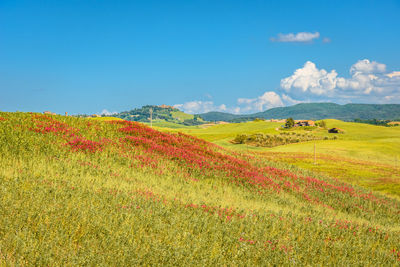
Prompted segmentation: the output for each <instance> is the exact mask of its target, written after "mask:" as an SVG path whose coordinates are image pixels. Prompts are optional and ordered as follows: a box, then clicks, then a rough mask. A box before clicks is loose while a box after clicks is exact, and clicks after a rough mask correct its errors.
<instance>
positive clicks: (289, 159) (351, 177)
mask: <svg viewBox="0 0 400 267" xmlns="http://www.w3.org/2000/svg"><path fill="white" fill-rule="evenodd" d="M325 122H326V124H327V129H329V128H333V127H337V128H341V129H343V130H344V131H345V133H344V134H329V133H327V130H326V129H322V128H320V129H316V130H313V131H311V132H310V133H312V134H315V135H317V136H321V137H325V136H327V137H329V138H331V137H332V136H336V137H337V139H336V140H318V141H312V142H303V143H296V144H288V145H282V146H277V147H273V148H264V147H254V146H249V145H237V144H232V143H230V141H231V140H232V139H234V138H235V136H236V135H238V134H254V133H264V134H279V132H282V129H281V127H280V126H281V125H282V123H274V122H266V121H258V122H246V123H231V124H225V125H217V126H213V127H209V128H206V129H185V128H182V129H179V131H182V132H185V133H188V134H192V135H194V136H197V137H199V138H203V139H205V140H207V141H211V142H213V143H215V144H218V145H221V146H223V147H227V148H230V149H235V150H239V151H250V152H261V153H262V154H263V155H264V156H265V158H266V159H267V160H269V161H275V162H286V163H289V164H294V165H296V166H298V167H301V168H305V169H308V170H312V171H314V172H318V173H321V174H324V175H329V176H331V177H335V178H338V179H342V180H343V181H346V182H350V183H353V184H357V185H361V186H364V187H367V188H370V189H373V190H378V191H380V192H383V193H387V194H389V195H391V196H394V197H400V127H384V126H374V125H369V124H362V123H351V122H343V121H339V120H332V119H329V120H325ZM291 131H294V132H297V133H304V132H306V131H305V130H304V129H301V128H294V129H293V130H291ZM314 144H315V147H316V156H317V161H316V163H317V164H314Z"/></svg>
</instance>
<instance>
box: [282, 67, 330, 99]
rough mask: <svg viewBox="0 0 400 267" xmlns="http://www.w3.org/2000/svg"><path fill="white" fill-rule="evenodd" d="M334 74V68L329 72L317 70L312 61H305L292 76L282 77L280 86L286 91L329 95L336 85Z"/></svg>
mask: <svg viewBox="0 0 400 267" xmlns="http://www.w3.org/2000/svg"><path fill="white" fill-rule="evenodd" d="M336 76H337V73H336V71H335V70H332V71H331V72H327V71H326V70H324V69H321V70H319V69H317V67H316V66H315V64H314V63H312V62H311V61H307V62H306V63H305V64H304V66H303V67H302V68H300V69H297V70H296V71H295V72H294V74H293V75H292V76H289V77H287V78H285V79H282V80H281V87H282V88H283V89H284V90H285V91H286V92H292V93H293V91H300V92H301V93H311V94H315V95H329V94H330V93H331V92H332V90H333V89H334V88H335V87H336V80H337V79H336Z"/></svg>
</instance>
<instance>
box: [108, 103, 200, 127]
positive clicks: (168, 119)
mask: <svg viewBox="0 0 400 267" xmlns="http://www.w3.org/2000/svg"><path fill="white" fill-rule="evenodd" d="M151 110H152V119H153V122H155V123H159V124H163V123H168V124H169V125H171V123H175V124H181V125H187V126H191V125H199V124H203V123H205V122H204V120H203V119H202V118H201V117H200V116H198V115H192V114H187V113H184V112H182V111H180V110H179V109H176V108H174V107H171V106H166V105H161V106H155V105H147V106H143V107H141V108H135V109H132V110H130V111H124V112H120V113H117V114H114V115H113V116H114V117H116V118H121V119H124V120H127V121H137V122H144V123H149V122H150V112H151Z"/></svg>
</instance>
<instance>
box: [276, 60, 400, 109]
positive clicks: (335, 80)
mask: <svg viewBox="0 0 400 267" xmlns="http://www.w3.org/2000/svg"><path fill="white" fill-rule="evenodd" d="M349 73H350V77H349V78H344V77H338V74H337V72H336V71H335V70H331V71H326V70H324V69H318V68H317V67H316V65H315V64H314V63H312V62H310V61H307V62H306V63H305V64H304V66H303V67H302V68H300V69H297V70H296V71H295V72H294V73H293V74H292V75H291V76H289V77H286V78H284V79H282V80H281V88H282V89H283V90H285V91H286V93H287V94H289V95H291V96H296V97H297V98H299V99H306V98H312V99H314V100H315V99H318V97H319V98H321V97H324V98H325V99H328V100H329V99H331V100H333V101H338V100H349V99H354V100H356V101H359V102H371V103H372V102H377V103H386V102H390V103H394V102H395V101H397V99H399V97H400V74H398V72H396V71H395V72H391V73H387V70H386V65H385V64H382V63H378V62H376V61H370V60H368V59H364V60H359V61H358V62H356V63H355V64H354V65H352V66H351V68H350V71H349Z"/></svg>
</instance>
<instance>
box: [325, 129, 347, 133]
mask: <svg viewBox="0 0 400 267" xmlns="http://www.w3.org/2000/svg"><path fill="white" fill-rule="evenodd" d="M328 133H344V130H343V129H340V128H331V129H329V130H328Z"/></svg>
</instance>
